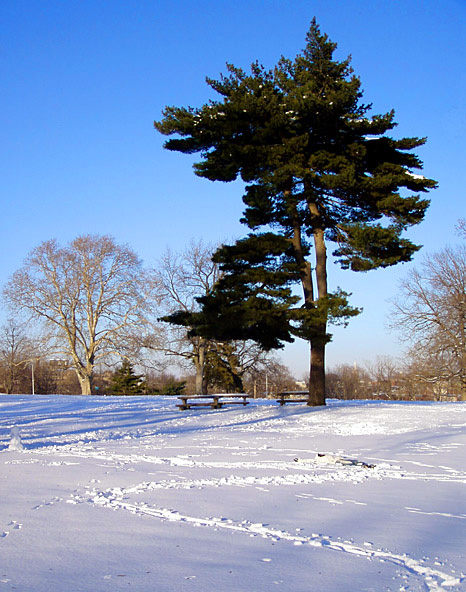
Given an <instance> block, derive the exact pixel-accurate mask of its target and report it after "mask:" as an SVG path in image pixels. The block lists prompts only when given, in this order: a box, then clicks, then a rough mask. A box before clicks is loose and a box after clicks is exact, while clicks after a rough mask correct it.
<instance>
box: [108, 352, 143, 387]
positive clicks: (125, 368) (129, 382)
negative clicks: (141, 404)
mask: <svg viewBox="0 0 466 592" xmlns="http://www.w3.org/2000/svg"><path fill="white" fill-rule="evenodd" d="M109 391H110V394H112V395H144V394H145V392H146V383H145V380H144V379H143V378H142V376H141V375H138V374H135V373H134V370H133V367H132V365H131V364H130V363H129V362H128V360H123V362H122V364H121V366H120V368H118V370H116V371H115V373H114V375H113V379H112V382H111V384H110V389H109Z"/></svg>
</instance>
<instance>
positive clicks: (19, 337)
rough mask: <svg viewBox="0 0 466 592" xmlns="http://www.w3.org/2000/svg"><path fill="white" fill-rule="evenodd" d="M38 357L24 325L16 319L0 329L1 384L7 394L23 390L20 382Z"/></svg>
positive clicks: (9, 320) (10, 320)
mask: <svg viewBox="0 0 466 592" xmlns="http://www.w3.org/2000/svg"><path fill="white" fill-rule="evenodd" d="M38 357H40V354H39V353H38V352H37V351H36V350H35V348H34V346H33V343H32V341H31V340H30V339H29V338H28V337H27V335H26V332H25V329H24V325H22V324H21V323H19V322H18V321H16V320H15V319H8V321H7V322H6V323H5V324H4V325H3V326H2V327H1V329H0V366H1V370H2V373H1V374H2V376H1V378H2V380H1V382H2V383H3V387H4V389H5V392H6V393H7V394H10V393H13V392H19V390H21V389H19V388H18V387H19V380H20V378H21V377H22V376H23V375H24V370H25V368H26V365H27V364H28V363H29V364H33V363H34V360H35V359H36V358H38ZM29 386H30V384H29Z"/></svg>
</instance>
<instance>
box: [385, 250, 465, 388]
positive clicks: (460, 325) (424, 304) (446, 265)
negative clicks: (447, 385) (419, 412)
mask: <svg viewBox="0 0 466 592" xmlns="http://www.w3.org/2000/svg"><path fill="white" fill-rule="evenodd" d="M392 316H393V322H392V326H394V327H395V328H397V329H398V330H399V331H400V334H401V338H402V339H405V340H406V341H408V342H410V344H411V351H412V353H413V354H414V356H415V358H416V359H417V360H423V361H424V366H425V367H429V368H430V369H431V370H434V369H435V371H436V376H431V377H430V379H431V380H439V381H445V380H448V379H449V378H453V377H456V378H457V379H458V381H459V383H460V385H461V392H462V395H461V398H462V400H466V247H465V246H463V245H461V246H458V247H447V248H445V249H443V250H442V251H440V252H439V253H436V254H434V255H431V256H429V257H425V258H424V260H423V262H422V264H421V267H420V268H419V269H414V270H412V271H411V272H410V273H409V274H408V276H407V278H406V279H405V280H404V281H403V282H402V284H401V295H400V296H399V297H398V298H397V299H396V300H395V301H394V302H393V315H392Z"/></svg>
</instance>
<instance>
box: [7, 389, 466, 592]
mask: <svg viewBox="0 0 466 592" xmlns="http://www.w3.org/2000/svg"><path fill="white" fill-rule="evenodd" d="M175 403H176V401H175V400H174V399H169V398H162V397H146V398H142V397H138V398H129V397H127V398H123V397H122V398H116V397H108V398H104V397H70V396H68V397H67V396H34V397H33V396H19V395H9V396H7V395H0V465H1V474H0V479H1V482H0V483H1V485H0V592H3V591H5V592H6V591H7V590H8V591H9V590H18V591H20V592H77V591H86V592H107V591H108V592H118V591H121V590H133V591H139V592H172V591H173V592H175V591H176V592H185V591H186V592H207V591H211V590H213V591H218V592H224V591H225V592H226V591H227V590H228V591H234V592H243V591H244V592H246V591H248V592H273V591H274V590H277V592H279V591H290V592H291V591H292V592H314V591H316V592H323V591H326V592H327V591H328V592H340V591H344V592H360V591H386V590H387V591H388V590H390V591H418V590H419V591H420V590H423V591H424V590H427V591H443V590H448V591H450V590H451V591H454V590H466V577H465V572H466V462H465V461H466V404H465V403H379V402H370V403H369V402H336V401H331V402H330V404H329V405H328V407H326V408H323V409H322V408H321V409H311V408H307V407H306V406H303V405H301V404H299V405H294V406H292V405H288V406H285V407H279V406H278V405H277V403H275V402H274V401H267V402H265V401H261V402H252V403H251V404H250V405H249V406H248V407H242V406H239V405H236V406H232V407H225V408H224V409H221V410H210V409H202V410H192V411H179V410H178V409H176V407H175ZM15 428H17V429H15ZM22 446H23V448H24V449H23V450H21V447H22ZM318 454H323V455H324V456H318ZM348 459H354V460H355V461H357V462H355V463H353V462H349V461H348Z"/></svg>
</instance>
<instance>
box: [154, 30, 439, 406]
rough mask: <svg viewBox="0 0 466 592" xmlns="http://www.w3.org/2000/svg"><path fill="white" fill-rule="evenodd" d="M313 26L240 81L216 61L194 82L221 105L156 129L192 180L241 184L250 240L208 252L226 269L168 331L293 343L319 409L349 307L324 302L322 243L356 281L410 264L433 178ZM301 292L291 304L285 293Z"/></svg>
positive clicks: (411, 142)
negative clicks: (194, 156)
mask: <svg viewBox="0 0 466 592" xmlns="http://www.w3.org/2000/svg"><path fill="white" fill-rule="evenodd" d="M335 49H336V44H335V43H332V42H331V41H330V40H329V39H328V37H327V35H325V34H322V33H321V32H320V29H319V27H318V25H317V24H316V22H315V20H313V21H312V24H311V27H310V30H309V32H308V35H307V44H306V47H305V49H304V50H303V52H302V53H301V54H298V56H296V58H295V59H294V60H293V61H292V60H288V59H285V58H283V57H282V58H281V59H280V61H279V62H278V64H277V66H276V67H275V68H274V69H272V70H266V69H264V68H263V67H262V66H261V65H259V64H258V63H254V64H252V66H251V72H250V73H249V74H247V73H246V72H244V71H243V70H241V69H239V68H235V67H234V66H232V65H230V64H229V65H227V68H228V74H227V75H226V76H221V78H220V80H212V79H207V83H208V84H209V85H210V86H211V87H212V89H214V90H215V91H216V92H217V93H218V94H219V95H221V99H220V100H218V101H210V102H209V103H207V104H205V105H203V106H202V107H201V108H177V107H167V108H166V109H165V110H164V113H163V119H162V120H161V121H160V122H155V127H156V129H157V130H159V131H160V132H161V133H163V134H165V135H167V136H172V135H174V136H175V137H174V138H171V139H169V140H168V141H167V142H166V143H165V147H166V148H167V149H169V150H176V151H180V152H184V153H187V154H191V153H200V155H201V160H200V162H198V163H196V164H195V165H194V169H195V173H196V174H197V175H198V176H200V177H205V178H207V179H210V180H213V181H233V180H235V179H237V178H238V176H239V177H241V179H242V180H243V181H244V182H245V183H246V188H245V193H244V196H243V201H244V203H245V205H246V209H245V212H244V217H243V219H242V222H243V223H244V224H245V225H246V226H248V228H249V229H250V230H251V232H250V234H249V235H248V236H247V237H246V238H244V239H242V240H239V241H237V243H236V244H234V245H232V246H224V247H222V248H221V249H220V250H219V251H218V252H217V253H216V255H215V260H216V261H217V262H219V263H220V264H221V268H222V270H223V271H224V272H225V276H224V278H223V279H222V280H221V281H220V282H219V284H218V286H217V289H216V290H215V292H214V293H213V294H212V295H211V296H208V297H206V298H204V299H202V301H203V305H204V306H203V311H202V312H201V313H200V314H199V315H197V316H196V318H190V319H186V318H185V317H184V316H183V315H181V316H178V317H176V315H175V318H174V319H173V320H174V322H178V323H181V324H186V325H188V326H191V327H194V331H197V332H198V333H200V334H204V335H209V336H213V335H215V336H216V337H217V338H219V339H226V338H234V339H238V338H240V337H241V338H246V339H248V338H250V339H255V340H256V341H257V342H258V343H260V344H262V346H263V347H265V348H276V347H281V346H283V344H284V342H287V341H292V340H293V338H294V337H296V336H298V337H301V338H304V339H307V340H308V341H309V343H310V349H311V380H310V394H309V404H310V405H323V404H325V346H326V344H327V343H328V342H329V340H330V338H331V335H330V334H329V333H328V330H327V327H328V324H329V323H335V322H336V323H338V322H346V321H347V320H348V318H349V317H351V316H353V315H355V314H357V313H358V312H359V311H358V310H357V309H355V308H351V307H350V306H349V305H348V301H347V294H345V292H343V291H341V290H339V291H337V292H335V293H330V292H329V290H328V284H327V245H328V243H333V244H334V245H335V248H334V251H333V254H334V256H335V257H336V258H337V260H338V261H339V263H340V264H341V266H342V267H343V268H349V269H352V270H354V271H368V270H371V269H376V268H378V267H387V266H390V265H395V264H396V263H399V262H404V261H409V260H410V259H411V257H412V255H413V254H414V253H415V252H416V251H417V250H418V249H419V247H418V246H416V245H414V244H413V243H412V242H411V241H409V240H408V239H406V238H402V233H403V232H404V231H405V230H406V229H407V228H408V227H409V226H411V225H414V224H418V223H419V222H421V221H422V219H423V217H424V214H425V210H426V208H427V207H428V203H429V202H428V200H426V199H421V198H420V196H419V195H418V193H419V192H421V193H424V192H426V191H428V190H429V189H431V188H434V187H435V186H436V183H435V181H433V180H432V179H427V178H425V177H424V176H422V175H420V174H418V173H415V172H413V171H417V170H419V169H421V168H422V163H421V161H420V160H419V158H418V157H417V156H416V155H415V154H413V153H412V150H413V149H415V148H417V147H419V146H421V145H422V144H424V142H425V138H402V139H399V140H396V139H394V138H392V137H390V136H388V135H387V133H388V132H390V131H391V130H393V128H394V127H395V126H396V123H395V120H394V112H393V111H391V112H389V113H386V114H383V115H369V111H370V109H371V106H370V105H365V104H363V103H361V99H362V91H361V83H360V80H359V78H357V77H356V76H354V75H353V71H352V69H351V67H350V59H349V58H348V59H346V60H344V61H336V60H334V57H333V54H334V51H335ZM296 283H299V284H300V285H301V287H302V294H303V296H302V299H299V298H298V297H296V296H295V295H294V293H293V291H292V288H293V285H295V284H296Z"/></svg>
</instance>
